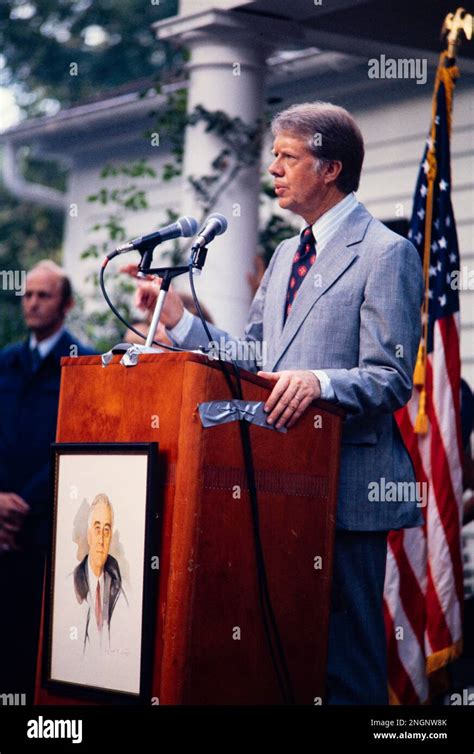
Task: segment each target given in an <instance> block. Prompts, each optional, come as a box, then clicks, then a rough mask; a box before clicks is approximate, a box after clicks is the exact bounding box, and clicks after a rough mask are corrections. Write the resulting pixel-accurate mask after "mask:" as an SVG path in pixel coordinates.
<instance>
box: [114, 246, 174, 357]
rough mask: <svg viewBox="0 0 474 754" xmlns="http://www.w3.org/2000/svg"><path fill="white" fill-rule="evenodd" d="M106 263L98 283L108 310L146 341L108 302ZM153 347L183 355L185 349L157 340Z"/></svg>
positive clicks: (144, 336) (145, 337)
mask: <svg viewBox="0 0 474 754" xmlns="http://www.w3.org/2000/svg"><path fill="white" fill-rule="evenodd" d="M108 262H109V260H108V259H107V257H106V258H105V260H104V262H103V263H102V266H101V268H100V276H99V283H100V290H101V291H102V295H103V297H104V299H105V300H106V302H107V304H108V306H109V308H110V310H111V311H112V312H113V313H114V314H115V316H116V317H117V319H119V320H120V322H121V323H122V324H123V325H125V327H126V328H127V329H128V330H131V331H132V332H134V333H135V335H138V336H139V337H140V338H143V340H145V341H146V339H147V336H146V335H144V334H143V333H142V332H140V330H137V329H136V327H133V325H131V324H130V323H129V322H127V320H126V319H125V317H123V316H122V315H121V314H120V312H119V311H118V309H117V308H116V307H115V306H114V304H113V303H112V301H111V300H110V297H109V294H108V293H107V291H106V288H105V268H106V267H107V264H108ZM130 345H132V344H130ZM153 345H155V346H159V348H166V349H167V350H168V351H177V352H178V353H184V352H185V351H186V349H185V348H179V347H178V346H170V345H168V343H162V342H161V341H159V340H154V341H153Z"/></svg>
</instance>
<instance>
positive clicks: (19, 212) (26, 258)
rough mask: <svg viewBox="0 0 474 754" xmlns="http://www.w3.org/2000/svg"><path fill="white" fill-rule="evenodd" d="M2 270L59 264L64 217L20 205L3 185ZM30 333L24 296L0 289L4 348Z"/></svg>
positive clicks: (0, 212) (0, 205) (0, 342)
mask: <svg viewBox="0 0 474 754" xmlns="http://www.w3.org/2000/svg"><path fill="white" fill-rule="evenodd" d="M0 228H1V229H2V232H1V240H0V270H2V271H3V270H24V271H27V270H29V269H30V268H31V267H33V265H34V264H36V262H39V261H40V259H44V258H46V257H47V258H48V259H54V260H55V261H59V259H60V257H61V242H62V234H63V217H62V215H61V213H59V212H50V211H49V210H47V209H44V208H43V207H37V206H33V205H31V204H26V203H19V202H17V201H16V200H15V199H14V198H12V197H11V196H10V194H8V192H7V191H6V190H5V189H4V187H3V186H2V185H0ZM25 334H26V330H25V327H24V324H23V317H22V313H21V297H20V296H16V295H15V293H14V292H12V291H4V290H2V289H1V288H0V348H1V347H3V346H5V345H7V344H8V343H12V342H14V341H15V340H18V339H19V338H22V337H23V336H24V335H25Z"/></svg>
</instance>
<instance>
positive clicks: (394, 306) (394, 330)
mask: <svg viewBox="0 0 474 754" xmlns="http://www.w3.org/2000/svg"><path fill="white" fill-rule="evenodd" d="M272 132H273V136H274V143H273V154H274V158H275V159H274V160H273V162H272V163H271V165H270V167H269V172H270V173H271V175H272V176H273V179H274V185H275V193H276V195H277V198H278V202H279V204H280V207H282V208H283V209H289V210H291V211H293V212H295V213H296V214H297V215H300V216H301V217H302V218H303V220H304V224H305V226H306V227H305V228H304V229H303V230H302V232H301V234H300V236H296V237H295V238H290V239H288V240H286V241H283V243H281V244H280V245H279V246H278V248H277V249H276V251H275V253H274V255H273V257H272V259H271V262H270V265H269V267H268V269H267V271H266V273H265V275H264V277H263V279H262V282H261V284H260V287H259V289H258V291H257V293H256V295H255V298H254V300H253V303H252V307H251V310H250V314H249V320H248V324H247V328H246V331H245V340H246V341H247V344H248V343H252V341H253V342H255V341H258V342H262V341H263V342H264V343H265V344H266V346H267V348H266V349H263V353H265V352H266V357H265V358H266V363H265V364H263V365H260V364H257V363H256V362H255V358H254V359H253V360H252V355H251V352H250V349H249V348H247V352H248V359H247V360H241V361H240V362H239V363H240V365H241V366H243V367H246V368H247V369H251V370H254V371H255V370H257V369H258V368H259V367H260V368H261V367H262V366H263V368H264V369H265V371H264V372H261V373H260V374H262V375H263V376H264V377H266V378H267V379H269V380H271V381H272V382H273V383H274V388H273V390H272V393H271V395H270V397H269V399H268V400H267V404H266V409H267V411H268V421H269V422H271V423H275V424H276V426H277V427H279V426H281V425H284V424H287V425H288V427H291V426H292V425H293V424H294V422H295V421H297V419H298V418H299V416H301V414H302V413H303V412H304V411H305V410H306V409H307V408H308V406H309V405H310V403H311V402H312V401H313V400H315V399H317V398H320V397H321V398H324V399H326V400H328V401H333V402H334V403H336V404H338V405H340V406H342V407H343V408H344V409H345V410H346V411H347V419H346V421H345V425H344V428H343V437H342V452H341V470H340V475H339V496H338V504H337V517H336V528H337V531H336V544H335V553H334V579H333V587H332V606H331V618H330V628H329V656H328V669H327V697H326V701H327V702H329V703H332V704H385V703H387V701H388V699H387V665H386V640H385V631H384V621H383V612H382V604H383V602H382V596H383V584H384V574H385V563H386V556H387V532H388V530H390V529H400V528H403V527H410V526H418V525H420V524H421V523H422V517H421V515H420V511H419V509H417V507H416V500H410V499H403V495H401V496H400V499H398V500H397V501H394V502H388V501H384V500H382V499H379V500H377V501H374V500H373V499H372V497H371V496H369V492H370V491H371V490H373V487H369V485H371V484H373V483H374V482H375V483H378V485H379V489H380V488H381V486H382V485H383V482H382V481H381V480H382V478H385V479H386V480H387V481H393V482H414V475H413V467H412V465H411V462H410V458H409V456H408V453H407V451H406V448H405V447H404V445H403V442H402V440H401V437H400V434H399V432H398V429H397V426H396V424H395V420H394V418H393V412H394V411H396V410H397V409H398V408H400V407H401V406H403V405H404V404H405V403H406V402H407V401H408V399H409V398H410V395H411V390H412V373H413V368H414V364H415V360H416V353H417V348H418V343H419V338H420V307H421V302H422V290H423V278H422V269H421V263H420V259H419V257H418V253H417V251H416V249H415V248H414V247H413V246H412V245H411V244H410V243H409V242H408V241H406V240H405V239H404V238H401V237H400V236H398V235H396V234H395V233H393V232H392V231H390V230H388V228H386V227H385V226H384V225H382V223H380V222H378V221H377V220H376V219H375V218H373V217H372V215H370V213H369V212H368V211H367V210H366V209H365V207H364V206H363V205H362V204H360V203H359V202H358V201H357V199H356V197H355V195H354V191H357V189H358V186H359V178H360V173H361V168H362V162H363V157H364V145H363V139H362V135H361V133H360V131H359V128H358V127H357V125H356V123H355V122H354V120H353V118H352V117H351V116H350V114H349V113H348V112H347V111H346V110H344V109H343V108H340V107H336V106H334V105H331V104H329V103H324V102H319V103H313V104H309V103H308V104H303V105H295V106H294V107H292V108H289V109H288V110H286V111H284V112H282V113H280V114H279V115H277V116H276V117H275V118H274V120H273V123H272ZM152 286H153V284H151V283H146V282H145V283H143V284H142V285H141V286H140V287H139V289H138V293H139V300H140V299H141V301H142V303H145V302H146V300H147V297H149V294H150V290H151V289H152ZM153 288H154V290H156V289H157V286H153ZM162 319H163V322H164V324H165V325H166V327H167V332H168V334H169V335H170V337H171V338H172V339H173V341H174V342H175V343H177V344H178V345H180V346H183V347H184V348H197V347H199V346H200V345H201V344H204V345H205V344H206V342H207V339H206V336H205V333H204V330H203V327H202V325H201V323H200V321H199V320H198V319H197V318H196V317H193V316H192V315H191V314H190V313H189V312H185V311H184V310H183V305H182V303H181V301H180V299H179V297H178V296H176V294H174V293H170V294H169V295H168V297H167V299H166V303H165V307H164V310H163V316H162ZM210 330H211V333H212V336H213V338H214V339H215V340H216V341H217V342H219V339H220V338H221V337H224V338H225V339H226V340H229V341H231V340H232V338H231V336H229V335H227V333H223V332H222V331H219V330H217V329H216V328H213V327H211V328H210ZM237 353H245V344H241V346H240V349H239V350H238V351H237ZM256 353H262V350H260V349H259V350H256V349H254V350H253V354H254V356H255V354H256ZM308 442H311V438H310V437H309V438H308ZM295 463H297V459H295ZM405 487H406V485H405ZM413 487H414V485H413ZM399 488H400V489H403V486H402V485H399ZM379 497H380V496H379ZM308 660H309V658H308Z"/></svg>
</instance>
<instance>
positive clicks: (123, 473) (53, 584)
mask: <svg viewBox="0 0 474 754" xmlns="http://www.w3.org/2000/svg"><path fill="white" fill-rule="evenodd" d="M157 447H158V446H157V444H156V443H133V444H128V443H84V444H69V443H56V444H54V445H53V482H54V509H53V527H52V543H51V557H50V560H49V566H48V582H47V592H46V602H45V605H46V621H45V636H44V642H45V643H44V661H43V668H42V671H43V676H42V681H43V684H44V685H45V686H47V687H48V688H49V689H50V690H52V691H57V692H60V693H69V694H71V695H73V696H78V697H89V698H90V699H91V700H93V699H100V698H103V699H105V698H110V699H113V700H115V701H119V698H120V697H122V699H123V700H124V701H132V700H136V701H137V702H139V701H144V700H145V699H146V698H147V696H148V698H149V693H150V684H151V668H152V665H153V661H152V651H153V628H154V625H153V617H154V606H155V599H154V596H155V595H154V591H155V587H156V585H155V583H154V582H155V580H156V579H157V576H158V572H157V568H158V564H159V559H158V552H157V544H158V541H159V540H158V519H159V511H158V510H157V479H156V474H157ZM154 559H155V560H156V562H157V565H156V568H154V567H153V560H154Z"/></svg>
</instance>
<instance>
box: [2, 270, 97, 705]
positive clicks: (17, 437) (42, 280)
mask: <svg viewBox="0 0 474 754" xmlns="http://www.w3.org/2000/svg"><path fill="white" fill-rule="evenodd" d="M72 306H73V298H72V290H71V284H70V282H69V280H68V278H67V277H66V276H65V275H64V273H63V271H62V270H61V268H60V267H58V266H57V265H56V264H55V263H54V262H51V261H49V260H44V261H43V262H40V263H39V264H37V265H36V266H35V267H34V268H33V269H32V270H31V271H30V272H29V273H28V275H27V277H26V288H25V295H24V297H23V316H24V318H25V323H26V326H27V327H28V329H29V331H30V335H29V337H28V338H27V339H26V340H25V341H24V342H23V343H17V344H15V345H12V346H9V347H8V348H4V349H3V350H2V351H0V593H1V595H2V606H3V607H2V620H1V621H0V692H2V693H3V692H5V693H7V692H8V693H11V692H21V693H26V694H27V698H28V702H31V701H32V693H33V681H34V669H35V657H36V650H37V637H38V626H39V614H40V607H41V605H40V603H41V590H42V580H43V568H44V557H45V552H46V545H47V536H48V526H49V521H50V513H51V506H52V501H51V497H50V488H49V484H50V445H51V443H52V442H54V439H55V432H56V419H57V412H58V398H59V381H60V359H61V357H62V356H75V355H86V354H91V353H93V351H91V350H90V349H88V348H85V347H84V346H82V345H81V344H80V343H78V341H77V340H76V339H75V338H74V337H73V336H72V335H71V334H70V333H69V332H68V331H67V330H66V329H65V328H64V319H65V316H66V314H67V312H68V311H69V309H70V308H71V307H72Z"/></svg>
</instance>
